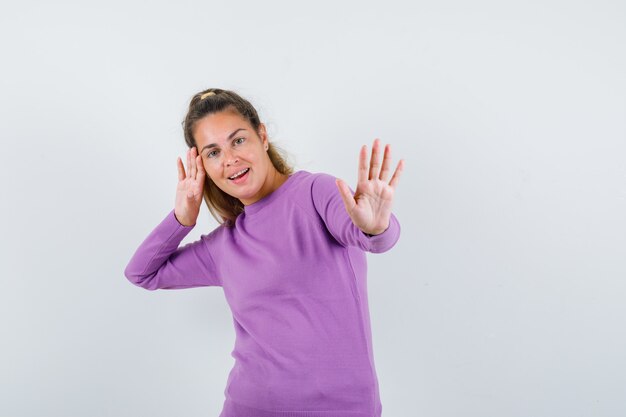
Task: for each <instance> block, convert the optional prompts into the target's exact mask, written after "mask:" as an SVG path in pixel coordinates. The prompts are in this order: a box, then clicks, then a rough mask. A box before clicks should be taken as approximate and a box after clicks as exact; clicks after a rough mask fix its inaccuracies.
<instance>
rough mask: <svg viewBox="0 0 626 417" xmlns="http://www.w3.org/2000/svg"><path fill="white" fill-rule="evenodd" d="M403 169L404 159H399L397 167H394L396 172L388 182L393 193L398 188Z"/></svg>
mask: <svg viewBox="0 0 626 417" xmlns="http://www.w3.org/2000/svg"><path fill="white" fill-rule="evenodd" d="M403 169H404V159H401V160H400V162H398V166H397V167H396V172H394V173H393V177H391V181H390V182H389V185H390V186H391V188H393V189H394V191H395V190H396V187H397V186H398V182H400V176H401V175H402V170H403Z"/></svg>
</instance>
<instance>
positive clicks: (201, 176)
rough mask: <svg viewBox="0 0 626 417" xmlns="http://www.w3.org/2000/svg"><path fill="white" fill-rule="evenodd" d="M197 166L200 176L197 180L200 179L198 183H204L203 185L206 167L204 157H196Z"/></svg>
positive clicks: (198, 175)
mask: <svg viewBox="0 0 626 417" xmlns="http://www.w3.org/2000/svg"><path fill="white" fill-rule="evenodd" d="M196 166H197V167H198V174H197V175H196V178H197V179H198V181H202V183H204V174H205V172H204V165H203V164H202V156H200V155H198V156H197V157H196Z"/></svg>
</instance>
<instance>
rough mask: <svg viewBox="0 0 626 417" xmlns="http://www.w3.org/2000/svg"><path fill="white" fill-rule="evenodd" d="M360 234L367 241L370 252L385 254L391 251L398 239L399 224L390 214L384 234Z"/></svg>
mask: <svg viewBox="0 0 626 417" xmlns="http://www.w3.org/2000/svg"><path fill="white" fill-rule="evenodd" d="M361 234H362V236H363V238H364V239H365V240H367V242H368V245H369V248H370V252H372V253H380V252H386V251H388V250H389V249H391V248H392V247H393V246H394V245H395V244H396V242H397V241H398V239H399V238H400V222H398V219H397V218H396V216H395V215H394V214H393V213H391V216H390V217H389V227H387V229H386V230H385V231H384V232H382V233H379V234H377V235H368V234H367V233H365V232H363V231H361Z"/></svg>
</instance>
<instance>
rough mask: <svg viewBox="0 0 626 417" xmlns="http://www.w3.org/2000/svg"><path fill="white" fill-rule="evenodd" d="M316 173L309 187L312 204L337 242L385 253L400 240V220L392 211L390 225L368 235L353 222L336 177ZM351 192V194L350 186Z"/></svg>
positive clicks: (372, 251) (368, 250)
mask: <svg viewBox="0 0 626 417" xmlns="http://www.w3.org/2000/svg"><path fill="white" fill-rule="evenodd" d="M315 175H316V178H315V179H314V180H313V184H312V187H311V193H312V198H313V204H314V205H315V209H316V210H317V213H318V214H319V215H320V217H321V218H322V220H324V223H325V224H326V228H327V229H328V231H329V232H330V234H331V235H332V236H333V237H334V238H335V240H336V241H337V242H339V243H340V244H341V245H342V246H345V247H347V246H356V247H358V248H361V249H362V250H364V251H366V252H371V253H382V252H386V251H388V250H389V249H391V248H392V247H393V246H394V245H395V244H396V242H397V241H398V239H400V223H399V222H398V219H397V218H396V216H395V215H394V214H393V213H391V217H390V219H389V227H388V228H387V229H386V230H385V231H384V232H382V233H380V234H378V235H375V236H369V235H367V234H365V233H364V232H363V231H362V230H361V229H359V228H358V227H356V226H355V225H354V223H352V219H351V218H350V216H349V215H348V212H347V211H346V207H345V205H344V203H343V200H342V198H341V194H340V193H339V189H338V188H337V185H336V183H335V180H336V177H334V176H332V175H330V174H326V173H317V174H315ZM349 188H350V187H349ZM350 192H351V193H352V195H354V190H352V188H350Z"/></svg>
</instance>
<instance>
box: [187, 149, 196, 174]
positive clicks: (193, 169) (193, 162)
mask: <svg viewBox="0 0 626 417" xmlns="http://www.w3.org/2000/svg"><path fill="white" fill-rule="evenodd" d="M196 156H197V155H196V147H195V146H194V147H192V148H191V155H190V156H189V159H190V160H191V173H190V174H189V175H190V176H191V178H194V179H195V178H196V172H197V171H198V169H197V168H196Z"/></svg>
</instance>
